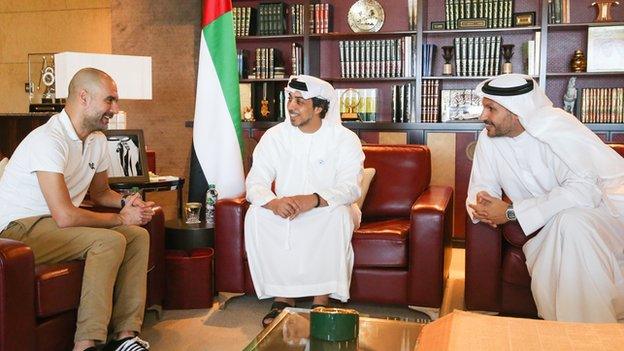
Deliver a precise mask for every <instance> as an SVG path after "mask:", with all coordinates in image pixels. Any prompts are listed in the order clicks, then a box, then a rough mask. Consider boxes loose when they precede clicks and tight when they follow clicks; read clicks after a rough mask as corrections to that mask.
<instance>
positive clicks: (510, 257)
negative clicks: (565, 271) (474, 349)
mask: <svg viewBox="0 0 624 351" xmlns="http://www.w3.org/2000/svg"><path fill="white" fill-rule="evenodd" d="M610 146H611V147H612V148H613V149H614V150H615V151H617V152H618V153H619V154H620V155H623V156H624V144H610ZM466 218H467V220H466V286H465V292H464V300H465V305H466V308H467V309H469V310H478V311H494V312H499V313H501V314H505V315H517V316H524V317H537V308H536V306H535V301H534V300H533V294H532V293H531V277H530V276H529V272H528V270H527V267H526V262H525V261H526V258H525V257H524V253H523V252H522V246H523V245H524V243H526V242H527V241H528V240H530V239H531V238H532V237H533V236H535V235H537V232H536V233H532V234H530V235H529V236H527V235H525V233H524V232H523V231H522V228H521V227H520V225H519V224H518V223H517V222H510V223H507V224H504V225H503V226H501V227H500V229H495V228H491V227H490V226H488V225H485V224H483V223H477V224H473V223H472V221H471V220H470V217H469V216H466Z"/></svg>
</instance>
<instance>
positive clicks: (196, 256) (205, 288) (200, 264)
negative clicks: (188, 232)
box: [164, 247, 214, 309]
mask: <svg viewBox="0 0 624 351" xmlns="http://www.w3.org/2000/svg"><path fill="white" fill-rule="evenodd" d="M213 257H214V250H213V249H212V248H210V247H206V248H198V249H193V250H191V251H190V252H188V253H187V252H186V251H183V250H167V252H166V254H165V268H166V272H167V273H166V276H167V279H166V284H165V285H166V287H167V288H166V294H165V304H164V307H165V308H166V309H191V308H210V307H212V301H213V296H214V294H213V290H212V260H213Z"/></svg>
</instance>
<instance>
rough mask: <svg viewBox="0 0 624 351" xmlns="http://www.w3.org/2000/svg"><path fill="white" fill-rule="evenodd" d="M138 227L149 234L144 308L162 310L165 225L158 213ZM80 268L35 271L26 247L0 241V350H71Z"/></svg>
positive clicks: (80, 264)
mask: <svg viewBox="0 0 624 351" xmlns="http://www.w3.org/2000/svg"><path fill="white" fill-rule="evenodd" d="M98 210H100V211H110V210H112V209H98ZM144 228H146V229H147V230H148V231H149V233H150V255H149V266H148V270H149V271H148V275H147V304H146V305H147V306H152V305H162V300H163V297H164V265H165V260H164V253H165V239H164V235H165V234H164V231H165V229H164V228H165V226H164V215H163V212H162V210H161V209H158V210H156V214H155V215H154V217H153V218H152V221H151V222H149V223H148V224H146V225H145V226H144ZM83 268H84V264H83V262H82V261H71V262H67V263H60V264H51V265H39V266H35V264H34V256H33V252H32V251H31V250H30V248H29V247H28V246H26V245H24V244H23V243H21V242H19V241H15V240H9V239H2V238H0V351H18V350H19V351H34V350H38V351H44V350H45V351H67V350H71V349H72V347H73V343H74V333H75V330H76V311H77V308H78V304H79V302H80V291H81V286H82V273H83Z"/></svg>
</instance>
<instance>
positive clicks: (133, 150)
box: [104, 129, 149, 184]
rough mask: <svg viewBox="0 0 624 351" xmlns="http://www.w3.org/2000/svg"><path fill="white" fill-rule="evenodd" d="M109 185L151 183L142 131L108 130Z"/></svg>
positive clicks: (105, 133) (106, 133) (106, 132)
mask: <svg viewBox="0 0 624 351" xmlns="http://www.w3.org/2000/svg"><path fill="white" fill-rule="evenodd" d="M104 135H106V141H107V148H108V156H109V159H110V167H109V168H108V182H109V183H115V184H117V183H146V182H149V173H148V168H147V153H146V152H145V141H144V139H143V131H142V130H140V129H119V130H106V131H104Z"/></svg>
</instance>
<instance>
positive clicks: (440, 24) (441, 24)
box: [431, 21, 446, 30]
mask: <svg viewBox="0 0 624 351" xmlns="http://www.w3.org/2000/svg"><path fill="white" fill-rule="evenodd" d="M444 29H446V22H445V21H433V22H431V30H444Z"/></svg>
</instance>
